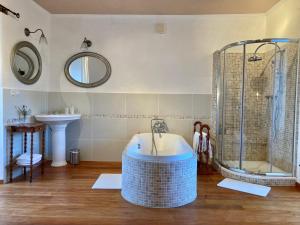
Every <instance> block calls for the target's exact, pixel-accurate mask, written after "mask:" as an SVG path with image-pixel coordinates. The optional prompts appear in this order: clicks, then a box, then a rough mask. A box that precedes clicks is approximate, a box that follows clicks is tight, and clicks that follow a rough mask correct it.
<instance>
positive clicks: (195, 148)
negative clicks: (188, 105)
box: [193, 131, 213, 159]
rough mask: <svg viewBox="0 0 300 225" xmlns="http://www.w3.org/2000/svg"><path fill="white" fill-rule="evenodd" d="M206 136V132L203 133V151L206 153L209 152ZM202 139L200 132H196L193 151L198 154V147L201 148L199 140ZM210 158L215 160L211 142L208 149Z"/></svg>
mask: <svg viewBox="0 0 300 225" xmlns="http://www.w3.org/2000/svg"><path fill="white" fill-rule="evenodd" d="M206 136H207V134H206V133H205V132H202V151H203V152H206V151H207V145H206ZM199 139H200V133H199V132H198V131H196V132H195V134H194V138H193V149H194V151H195V152H196V153H197V151H198V147H199V141H200V140H199ZM208 156H209V158H210V159H212V158H213V153H212V147H211V144H210V141H209V147H208Z"/></svg>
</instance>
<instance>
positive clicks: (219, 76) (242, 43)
mask: <svg viewBox="0 0 300 225" xmlns="http://www.w3.org/2000/svg"><path fill="white" fill-rule="evenodd" d="M267 42H269V43H296V44H298V56H297V72H296V85H295V104H294V105H295V107H294V118H293V119H294V127H293V146H292V176H293V177H294V176H296V172H297V171H296V170H297V168H296V166H295V165H296V164H297V162H296V161H297V157H296V156H297V151H296V146H297V140H296V138H297V137H296V134H297V133H298V132H297V129H298V124H297V123H299V122H300V121H299V120H300V119H299V118H298V117H299V116H298V114H297V112H298V88H299V85H298V82H299V73H300V68H299V66H300V39H291V38H267V39H257V40H245V41H240V42H234V43H231V44H228V45H226V46H224V47H223V48H222V49H220V50H218V51H216V52H215V53H218V54H219V59H218V60H219V61H220V62H219V63H218V64H219V66H221V55H222V53H223V54H224V62H223V63H224V65H223V66H224V68H223V73H222V74H221V68H218V70H217V71H218V72H217V74H216V79H217V80H218V81H220V80H222V82H221V83H222V86H223V87H222V90H221V94H222V105H221V109H222V111H221V112H219V109H220V106H219V105H218V104H219V102H220V101H219V98H220V96H219V95H218V93H217V106H216V110H217V113H216V135H218V136H219V135H220V113H221V114H222V117H221V120H222V123H221V124H222V128H221V132H222V133H221V135H222V138H221V140H222V142H221V145H220V143H218V146H220V147H221V149H220V152H221V154H220V155H221V159H219V158H218V159H217V160H218V163H219V164H221V165H222V166H223V167H225V168H227V169H232V168H230V167H229V166H227V165H225V164H224V163H223V161H224V160H223V155H224V131H225V124H224V119H225V117H224V103H225V100H226V96H225V89H224V83H225V68H226V50H227V49H230V48H232V47H236V46H243V53H242V54H243V63H242V65H243V69H242V84H241V86H242V88H241V102H240V103H241V107H240V152H239V154H240V155H239V172H243V173H247V174H256V175H267V173H255V172H251V171H247V170H245V169H243V167H242V161H243V152H244V140H243V135H244V133H243V131H244V119H245V118H244V117H245V115H244V101H245V99H244V98H245V75H246V46H247V45H248V44H256V43H267ZM275 52H276V51H275ZM218 84H219V82H218V83H217V85H218ZM219 88H220V87H219V86H218V87H217V92H219V90H218V89H219ZM218 140H219V137H217V142H218ZM271 155H272V153H271ZM270 164H272V162H270ZM271 166H272V165H271ZM270 173H272V172H270ZM270 173H269V174H270ZM287 174H288V173H287ZM287 176H289V174H288V175H287Z"/></svg>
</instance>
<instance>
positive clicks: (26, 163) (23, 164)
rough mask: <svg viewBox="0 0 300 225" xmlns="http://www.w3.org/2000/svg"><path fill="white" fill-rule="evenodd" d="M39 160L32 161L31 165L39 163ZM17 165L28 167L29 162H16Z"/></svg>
mask: <svg viewBox="0 0 300 225" xmlns="http://www.w3.org/2000/svg"><path fill="white" fill-rule="evenodd" d="M40 161H41V160H40V159H39V160H32V165H34V164H36V163H38V162H40ZM17 164H18V165H20V166H29V165H30V161H29V162H27V161H17Z"/></svg>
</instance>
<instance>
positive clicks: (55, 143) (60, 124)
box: [34, 114, 81, 167]
mask: <svg viewBox="0 0 300 225" xmlns="http://www.w3.org/2000/svg"><path fill="white" fill-rule="evenodd" d="M34 117H35V119H36V120H37V121H40V122H42V123H45V124H47V125H49V126H50V128H51V131H52V164H51V166H54V167H59V166H65V165H66V164H67V161H66V127H67V125H68V124H69V123H71V122H72V121H75V120H79V119H80V117H81V115H80V114H70V115H69V114H60V115H59V114H58V115H57V114H55V115H54V114H52V115H51V114H50V115H36V116H34Z"/></svg>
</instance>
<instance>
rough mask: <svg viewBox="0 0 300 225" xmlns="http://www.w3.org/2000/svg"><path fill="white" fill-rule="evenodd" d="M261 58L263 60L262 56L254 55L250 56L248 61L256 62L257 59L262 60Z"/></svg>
mask: <svg viewBox="0 0 300 225" xmlns="http://www.w3.org/2000/svg"><path fill="white" fill-rule="evenodd" d="M261 60H262V57H260V56H257V55H253V56H251V57H249V59H248V62H256V61H261Z"/></svg>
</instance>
